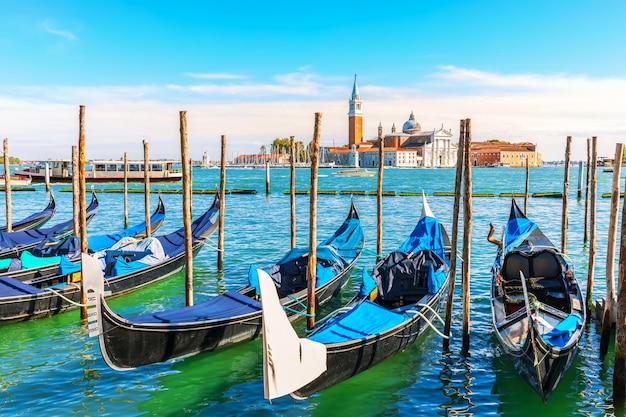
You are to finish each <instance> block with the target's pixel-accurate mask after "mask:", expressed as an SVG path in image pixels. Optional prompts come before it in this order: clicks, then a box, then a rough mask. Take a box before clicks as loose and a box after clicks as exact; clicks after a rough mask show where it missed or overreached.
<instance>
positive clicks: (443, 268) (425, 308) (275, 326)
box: [259, 198, 449, 399]
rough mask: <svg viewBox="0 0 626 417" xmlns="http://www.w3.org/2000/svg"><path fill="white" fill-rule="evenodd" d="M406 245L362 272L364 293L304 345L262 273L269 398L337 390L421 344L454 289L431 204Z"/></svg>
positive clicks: (322, 324)
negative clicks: (451, 284) (331, 389)
mask: <svg viewBox="0 0 626 417" xmlns="http://www.w3.org/2000/svg"><path fill="white" fill-rule="evenodd" d="M423 201H424V206H423V209H422V217H421V218H420V220H419V221H418V222H417V225H416V226H415V229H414V230H413V232H412V233H411V235H410V236H409V237H408V238H407V239H406V240H405V242H404V243H403V244H402V245H401V246H400V247H399V248H398V249H397V250H396V251H394V252H391V253H389V254H388V255H387V256H386V257H385V258H384V259H383V260H381V261H380V262H378V263H377V264H376V266H375V267H374V269H373V272H372V274H371V275H370V274H368V273H367V272H365V271H364V273H363V285H362V288H361V291H360V293H359V294H358V295H357V296H356V297H355V298H354V299H353V300H352V301H350V302H349V303H348V304H347V305H346V306H345V307H343V308H340V309H338V310H336V311H335V312H333V313H332V314H331V315H329V316H328V317H327V318H325V319H322V320H320V322H319V324H318V325H316V328H315V329H314V330H313V332H312V333H310V334H309V335H308V336H307V337H306V338H303V339H299V338H298V336H297V334H296V332H295V331H294V329H293V328H292V327H291V324H290V323H289V322H288V321H287V320H286V317H285V313H284V312H283V310H282V309H281V308H280V305H279V304H278V303H277V300H278V299H277V296H276V291H275V289H274V288H273V285H272V281H271V278H270V277H269V276H268V275H267V274H265V273H264V272H263V271H259V278H260V282H261V296H262V302H263V375H264V387H265V398H268V399H273V398H276V397H280V396H283V395H287V394H289V395H291V396H292V397H294V398H297V399H302V398H306V397H309V396H311V395H312V394H314V393H316V392H319V391H321V390H323V389H325V388H328V387H330V386H332V385H335V384H338V383H339V382H341V381H344V380H346V379H348V378H350V377H352V376H354V375H356V374H358V373H360V372H362V371H365V370H367V369H369V368H371V367H372V366H374V365H376V364H378V363H379V362H382V361H383V360H385V359H387V358H389V357H391V356H393V355H395V354H397V353H399V352H401V351H403V350H404V349H406V348H407V347H409V346H410V345H411V344H412V343H414V342H415V341H416V340H417V339H418V338H419V337H420V336H421V335H422V334H423V333H424V331H425V330H426V329H428V328H429V326H430V325H431V322H432V319H433V318H434V317H435V316H437V317H438V315H437V313H436V312H437V310H438V309H439V307H440V305H441V304H442V303H441V300H442V299H443V297H444V294H445V293H446V292H447V288H448V269H449V266H448V261H447V260H446V252H447V247H446V246H447V242H446V239H447V235H446V233H445V229H443V226H442V225H441V224H440V223H439V221H438V220H437V219H436V218H435V217H434V216H433V214H432V212H431V211H430V209H429V208H428V205H427V203H426V199H425V198H424V200H423Z"/></svg>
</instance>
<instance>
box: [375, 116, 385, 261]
mask: <svg viewBox="0 0 626 417" xmlns="http://www.w3.org/2000/svg"><path fill="white" fill-rule="evenodd" d="M384 169H385V143H384V142H383V126H382V124H380V123H379V124H378V178H377V181H376V262H379V261H380V260H382V259H383V172H384Z"/></svg>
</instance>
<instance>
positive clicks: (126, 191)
mask: <svg viewBox="0 0 626 417" xmlns="http://www.w3.org/2000/svg"><path fill="white" fill-rule="evenodd" d="M126 228H128V157H127V156H126V152H124V229H126Z"/></svg>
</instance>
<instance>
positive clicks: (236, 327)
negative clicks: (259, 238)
mask: <svg viewBox="0 0 626 417" xmlns="http://www.w3.org/2000/svg"><path fill="white" fill-rule="evenodd" d="M363 239H364V238H363V229H362V226H361V221H360V219H359V216H358V213H357V210H356V207H355V205H354V203H352V202H351V205H350V210H349V214H348V216H347V217H346V219H345V221H344V222H343V223H342V224H341V226H340V227H339V228H338V229H337V230H336V231H335V232H334V234H333V235H332V236H331V237H329V238H328V239H326V240H325V241H323V242H322V243H321V244H320V245H318V246H317V267H316V273H317V275H318V282H317V289H316V292H317V294H318V298H317V300H316V301H317V305H318V306H320V305H323V304H325V303H327V302H328V301H329V300H330V299H331V298H332V297H333V296H334V295H336V294H338V293H339V292H340V291H341V289H342V288H343V287H344V286H345V285H346V284H347V282H348V279H349V277H350V271H351V269H352V267H353V266H354V265H355V264H356V262H357V260H358V258H359V256H360V254H361V249H362V247H363ZM307 267H308V248H294V249H292V250H290V251H289V252H288V253H287V254H286V255H285V256H284V257H283V258H282V259H281V260H280V261H279V262H278V263H277V264H275V265H274V266H273V267H272V268H271V269H270V274H271V275H272V279H273V280H274V281H273V282H274V284H273V285H274V287H275V288H277V289H279V291H280V293H281V299H280V303H281V304H282V305H283V306H284V307H285V309H287V311H288V314H289V316H290V320H297V319H298V318H300V317H303V315H302V313H306V305H305V304H304V302H305V301H306V298H307V287H306V283H307ZM250 272H251V274H250V276H249V281H250V285H246V286H244V287H242V288H239V289H238V290H230V291H226V292H225V293H223V294H221V295H219V296H217V297H214V298H211V299H209V300H208V301H205V302H203V303H201V304H197V305H194V306H190V307H182V308H178V309H174V310H169V311H162V312H155V313H147V314H142V315H139V316H132V317H131V316H122V315H119V314H117V313H115V312H114V311H113V310H111V308H110V307H109V306H108V305H107V303H106V301H105V300H104V298H103V297H100V298H99V300H98V305H97V308H96V311H97V314H94V315H93V316H94V317H96V321H97V326H96V327H97V328H98V330H97V331H94V332H93V335H97V336H98V337H99V339H100V350H101V351H102V356H103V358H104V360H105V362H106V363H107V364H108V365H109V366H110V367H111V368H113V369H116V370H128V369H132V368H136V367H138V366H143V365H149V364H152V363H156V362H162V361H166V360H169V359H174V358H180V357H186V356H191V355H195V354H198V353H200V352H207V351H214V350H218V349H224V348H226V347H229V346H232V345H235V344H237V343H241V342H245V341H249V340H252V339H255V338H257V337H259V336H260V334H261V322H262V320H261V303H260V302H259V301H258V294H259V291H258V289H257V287H258V278H257V275H256V268H253V267H252V268H250ZM99 282H100V279H98V278H96V284H98V283H99Z"/></svg>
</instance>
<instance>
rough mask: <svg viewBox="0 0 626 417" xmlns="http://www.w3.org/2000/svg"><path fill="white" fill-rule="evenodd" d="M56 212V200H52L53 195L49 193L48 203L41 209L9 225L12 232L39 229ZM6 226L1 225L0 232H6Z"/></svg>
mask: <svg viewBox="0 0 626 417" xmlns="http://www.w3.org/2000/svg"><path fill="white" fill-rule="evenodd" d="M55 212H56V202H55V201H54V196H53V195H52V193H50V198H49V199H48V205H47V206H46V207H45V208H44V209H43V210H41V211H39V212H37V213H33V214H31V215H30V216H28V217H26V218H25V219H22V220H20V221H17V222H15V223H13V224H12V225H11V231H12V232H19V231H22V230H33V229H39V228H40V227H41V226H43V225H44V224H46V223H47V222H48V220H50V219H51V218H52V217H53V216H54V213H55ZM6 231H7V227H6V226H1V227H0V232H6Z"/></svg>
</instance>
